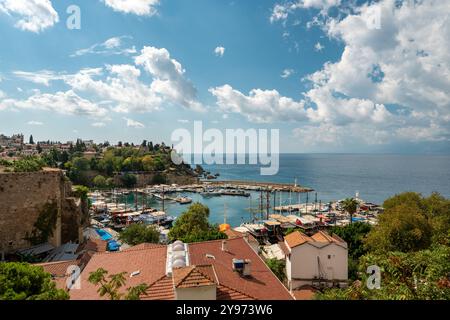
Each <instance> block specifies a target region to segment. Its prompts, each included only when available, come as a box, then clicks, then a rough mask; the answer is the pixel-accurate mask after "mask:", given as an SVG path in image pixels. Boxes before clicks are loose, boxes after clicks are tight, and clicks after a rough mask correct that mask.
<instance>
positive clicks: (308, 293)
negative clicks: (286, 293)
mask: <svg viewBox="0 0 450 320" xmlns="http://www.w3.org/2000/svg"><path fill="white" fill-rule="evenodd" d="M316 292H317V289H316V288H314V287H312V286H309V285H304V286H302V287H300V288H298V289H295V290H292V294H293V295H294V298H295V300H312V299H313V298H314V295H315V294H316Z"/></svg>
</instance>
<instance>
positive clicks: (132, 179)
mask: <svg viewBox="0 0 450 320" xmlns="http://www.w3.org/2000/svg"><path fill="white" fill-rule="evenodd" d="M120 180H122V183H123V185H124V186H125V187H127V188H132V187H134V186H135V185H136V183H137V177H136V175H134V174H130V173H125V174H124V175H123V176H121V177H120Z"/></svg>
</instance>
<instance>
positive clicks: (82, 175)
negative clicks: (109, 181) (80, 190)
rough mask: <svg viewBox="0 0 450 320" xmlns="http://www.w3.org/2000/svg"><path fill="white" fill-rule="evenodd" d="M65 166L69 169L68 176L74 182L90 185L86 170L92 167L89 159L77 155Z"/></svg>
mask: <svg viewBox="0 0 450 320" xmlns="http://www.w3.org/2000/svg"><path fill="white" fill-rule="evenodd" d="M64 166H65V168H66V169H67V170H68V176H69V178H70V180H71V181H72V182H73V183H76V184H83V185H89V182H90V181H89V179H88V177H87V175H86V171H88V170H90V169H91V167H90V161H89V160H88V159H86V158H83V157H78V156H76V157H73V158H72V160H71V161H68V162H67V163H66V164H65V165H64Z"/></svg>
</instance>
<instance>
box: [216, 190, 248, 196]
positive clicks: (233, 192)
mask: <svg viewBox="0 0 450 320" xmlns="http://www.w3.org/2000/svg"><path fill="white" fill-rule="evenodd" d="M221 195H223V196H240V197H250V193H248V192H245V191H244V190H223V191H221Z"/></svg>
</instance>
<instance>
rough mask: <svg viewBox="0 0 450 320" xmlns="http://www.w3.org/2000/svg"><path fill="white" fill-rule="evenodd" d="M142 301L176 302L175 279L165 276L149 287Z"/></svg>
mask: <svg viewBox="0 0 450 320" xmlns="http://www.w3.org/2000/svg"><path fill="white" fill-rule="evenodd" d="M141 299H142V300H174V299H175V294H174V290H173V279H172V278H171V277H168V276H166V275H164V276H163V277H162V278H160V279H158V280H157V281H155V282H154V283H153V284H152V285H150V286H149V288H148V289H147V292H146V294H145V295H143V296H142V297H141Z"/></svg>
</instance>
